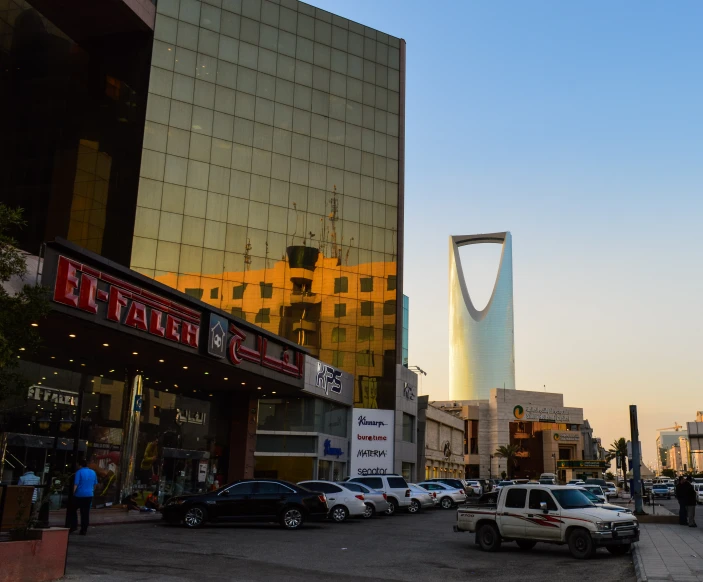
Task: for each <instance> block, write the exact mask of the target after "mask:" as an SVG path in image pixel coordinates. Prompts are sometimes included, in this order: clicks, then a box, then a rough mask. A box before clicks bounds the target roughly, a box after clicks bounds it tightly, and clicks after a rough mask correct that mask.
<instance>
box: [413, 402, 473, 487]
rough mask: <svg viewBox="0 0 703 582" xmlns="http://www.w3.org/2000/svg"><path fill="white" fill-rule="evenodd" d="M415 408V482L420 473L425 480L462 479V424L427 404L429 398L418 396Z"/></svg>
mask: <svg viewBox="0 0 703 582" xmlns="http://www.w3.org/2000/svg"><path fill="white" fill-rule="evenodd" d="M417 407H418V411H417V412H418V413H417V422H418V431H417V435H418V436H417V441H418V447H417V467H418V480H419V479H420V478H421V474H420V473H421V472H422V471H423V470H424V475H425V479H432V478H436V477H456V478H459V479H463V478H464V475H465V469H464V447H465V437H464V425H465V422H464V421H463V420H462V419H460V418H457V417H456V416H455V415H453V414H450V413H448V412H445V411H443V410H441V409H440V408H437V407H436V406H434V405H432V404H430V403H429V396H420V397H419V398H418V403H417ZM423 468H424V469H423Z"/></svg>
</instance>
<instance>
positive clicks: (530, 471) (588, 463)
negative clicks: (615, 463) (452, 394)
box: [432, 388, 609, 481]
mask: <svg viewBox="0 0 703 582" xmlns="http://www.w3.org/2000/svg"><path fill="white" fill-rule="evenodd" d="M432 405H433V406H436V407H438V408H440V409H442V410H444V411H446V412H450V413H452V414H454V415H455V416H458V417H459V418H461V419H462V420H463V421H464V431H465V434H466V439H465V446H464V464H465V474H466V476H467V477H473V478H477V477H481V478H491V477H499V476H501V475H502V473H503V472H505V473H506V474H508V475H510V476H511V477H515V478H525V479H534V478H537V477H539V475H540V474H541V473H557V474H558V476H559V479H560V480H561V481H568V480H569V479H572V478H576V477H584V476H586V477H601V475H602V473H603V471H605V470H606V469H607V468H608V466H609V463H607V462H606V461H603V460H599V459H590V458H589V457H590V456H591V455H590V454H584V453H585V449H584V437H583V433H582V431H581V428H582V425H583V424H584V418H583V409H582V408H575V407H566V406H564V396H563V395H562V394H556V393H550V392H529V391H525V390H504V389H502V388H494V389H492V390H491V392H490V397H489V399H488V400H464V401H448V402H447V401H445V402H433V403H432ZM507 445H517V446H518V447H519V453H518V456H517V457H516V458H515V459H513V460H512V461H511V462H510V466H508V461H507V460H506V459H503V458H501V457H498V456H497V455H495V452H496V450H497V449H498V448H499V447H500V446H507Z"/></svg>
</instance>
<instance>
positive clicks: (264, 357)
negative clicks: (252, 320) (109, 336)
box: [53, 256, 303, 378]
mask: <svg viewBox="0 0 703 582" xmlns="http://www.w3.org/2000/svg"><path fill="white" fill-rule="evenodd" d="M53 299H54V301H55V302H56V303H61V304H63V305H67V306H69V307H74V308H76V309H79V310H80V311H83V312H85V313H90V314H94V315H95V314H98V313H99V312H101V313H103V314H104V315H103V316H104V318H105V319H107V320H108V321H110V322H113V323H116V324H119V325H124V326H127V327H131V328H134V329H136V330H139V331H142V332H144V333H145V334H149V335H153V336H156V337H159V338H162V339H165V340H168V341H171V342H173V343H176V344H180V345H181V346H183V347H185V348H187V349H191V350H192V351H193V352H195V353H198V351H199V347H200V327H201V319H202V312H200V311H198V310H196V309H191V308H190V307H186V306H185V305H182V304H180V303H177V302H175V301H172V300H171V299H168V298H166V297H162V296H160V295H157V294H156V293H153V292H151V291H149V290H147V289H144V288H142V287H138V286H137V285H133V284H132V283H128V282H127V281H124V280H122V279H118V278H117V277H114V276H112V275H111V274H109V273H106V272H104V271H102V270H100V269H96V268H94V267H91V266H90V265H86V264H83V263H81V262H79V261H76V260H73V259H70V258H67V257H64V256H60V257H59V259H58V263H57V267H56V281H55V285H54V296H53ZM101 305H104V307H103V308H101V307H100V306H101ZM208 327H209V329H208V345H207V353H208V354H209V355H211V356H214V357H216V358H226V359H227V360H229V362H230V363H231V364H233V365H235V366H236V365H238V364H241V363H242V361H244V360H246V361H248V362H252V363H255V364H258V365H260V366H264V367H266V368H271V369H272V370H276V371H278V372H281V373H283V374H286V375H289V376H294V377H296V378H300V377H301V376H302V373H303V354H302V353H301V352H298V351H294V350H290V351H289V350H288V348H287V347H284V348H283V349H282V351H281V352H279V353H276V348H275V347H273V346H271V344H270V343H269V341H268V339H267V338H266V337H265V336H263V335H261V334H257V333H255V332H251V331H248V332H246V333H245V332H244V331H242V330H241V329H239V328H238V327H237V326H235V325H234V324H233V323H231V322H229V321H228V320H227V319H226V318H224V317H222V316H220V315H217V314H215V313H210V318H209V323H208ZM247 335H249V336H252V335H253V342H252V341H251V340H250V341H248V342H247V341H246V340H247ZM247 344H248V345H247ZM291 352H292V353H291Z"/></svg>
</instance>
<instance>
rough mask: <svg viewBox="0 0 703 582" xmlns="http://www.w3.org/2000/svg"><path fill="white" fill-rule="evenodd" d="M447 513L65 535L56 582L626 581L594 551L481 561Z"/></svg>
mask: <svg viewBox="0 0 703 582" xmlns="http://www.w3.org/2000/svg"><path fill="white" fill-rule="evenodd" d="M455 515H456V514H455V512H454V511H444V510H431V511H428V512H425V513H423V514H420V515H407V514H401V515H397V516H394V517H377V518H373V519H372V520H371V521H363V522H362V521H352V522H349V523H344V524H331V523H329V524H328V523H325V524H320V525H310V526H306V527H305V528H304V529H303V530H301V531H296V532H289V531H284V530H281V529H280V528H278V527H276V526H274V525H222V526H212V527H206V528H203V529H201V530H198V531H189V530H185V529H183V528H179V527H168V526H164V525H161V524H149V525H146V524H144V525H143V524H139V525H113V526H102V527H95V528H91V529H90V530H89V532H88V536H86V537H78V536H71V543H70V545H69V556H68V569H67V578H65V579H66V580H85V581H88V580H90V581H95V580H110V581H111V582H112V581H115V582H119V581H123V580H124V581H127V580H129V581H135V582H136V581H139V580H148V581H149V582H154V581H159V580H163V581H167V582H174V581H180V580H237V581H238V582H250V581H252V582H253V581H256V582H263V581H266V582H275V581H278V580H285V581H290V582H317V581H320V582H321V581H332V582H351V581H354V580H364V581H366V582H372V581H378V582H380V581H400V580H406V581H423V582H424V581H428V580H441V581H442V582H450V581H454V580H462V581H466V580H467V579H471V578H474V579H478V580H489V579H490V580H491V582H498V581H502V580H505V581H510V582H516V581H519V582H529V581H533V580H534V581H535V582H537V581H539V582H542V581H544V579H545V577H553V576H554V575H557V573H558V575H557V577H558V578H559V580H560V582H561V581H568V580H574V581H578V582H585V581H590V580H593V581H594V582H596V581H598V582H600V581H609V580H613V581H616V580H617V581H619V582H631V581H634V579H635V578H634V569H633V566H632V559H631V557H630V556H629V555H627V556H611V555H610V554H609V553H607V552H606V551H605V550H599V551H598V554H597V556H596V558H595V559H593V560H588V561H578V560H574V559H573V558H571V556H570V555H569V553H568V550H567V549H566V547H565V546H554V545H547V544H538V545H537V546H536V547H535V548H534V549H533V550H530V551H528V552H524V551H521V550H519V549H518V548H517V546H516V545H515V544H512V543H511V544H505V545H504V546H503V548H502V550H501V551H500V552H498V553H485V552H481V551H480V550H479V549H478V547H477V546H475V545H474V543H473V542H474V536H473V535H472V534H468V533H462V534H457V533H454V532H453V531H452V525H453V523H454V519H455Z"/></svg>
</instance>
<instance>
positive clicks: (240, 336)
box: [207, 313, 304, 378]
mask: <svg viewBox="0 0 703 582" xmlns="http://www.w3.org/2000/svg"><path fill="white" fill-rule="evenodd" d="M207 352H208V354H210V355H211V356H214V357H216V358H223V359H227V360H228V361H229V362H230V363H231V364H233V365H235V366H238V365H239V364H241V363H242V362H243V361H245V360H246V361H247V362H252V363H254V364H259V365H260V366H264V367H265V368H270V369H272V370H276V371H277V372H281V373H282V374H287V375H288V376H294V377H295V378H300V377H301V376H302V375H303V361H304V358H303V353H302V352H298V351H295V350H291V349H289V348H288V346H285V345H284V346H278V345H276V344H275V343H273V342H270V341H269V340H268V338H266V337H265V336H263V335H261V334H258V333H256V332H253V331H247V332H244V331H243V330H241V329H240V328H238V327H237V326H236V325H235V324H234V323H232V322H230V321H228V320H227V319H226V318H225V317H222V316H221V315H217V314H215V313H211V314H210V323H209V332H208V345H207Z"/></svg>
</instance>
